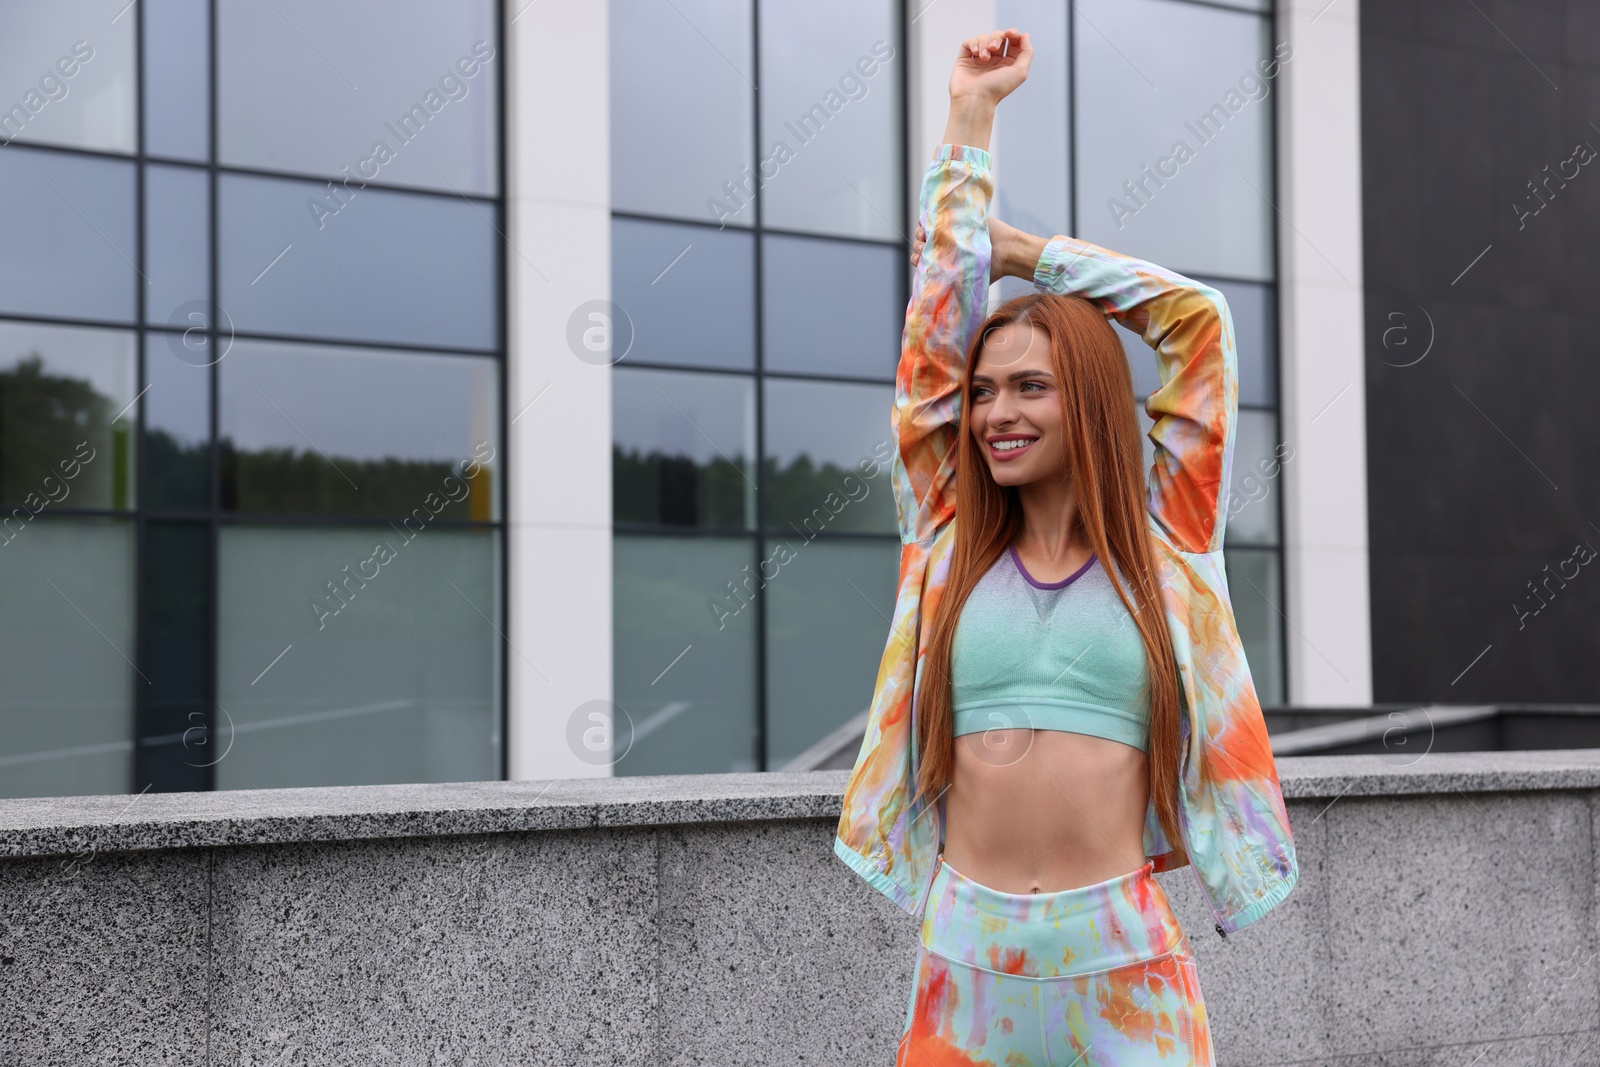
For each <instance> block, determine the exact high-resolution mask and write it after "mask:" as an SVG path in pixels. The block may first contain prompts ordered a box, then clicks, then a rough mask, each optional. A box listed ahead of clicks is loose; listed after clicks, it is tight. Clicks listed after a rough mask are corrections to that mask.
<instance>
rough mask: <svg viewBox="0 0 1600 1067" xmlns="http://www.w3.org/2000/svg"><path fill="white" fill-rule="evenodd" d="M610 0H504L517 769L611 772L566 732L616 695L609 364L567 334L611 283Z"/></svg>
mask: <svg viewBox="0 0 1600 1067" xmlns="http://www.w3.org/2000/svg"><path fill="white" fill-rule="evenodd" d="M607 8H608V5H607V4H606V3H604V2H601V0H596V2H592V3H581V4H559V3H539V2H530V0H507V13H506V22H507V27H506V38H507V40H506V52H507V78H508V84H507V92H506V111H507V121H506V140H507V143H506V146H505V151H506V153H507V170H508V178H507V183H508V188H507V190H506V202H507V214H508V219H507V226H506V236H507V238H508V240H509V242H510V245H511V247H510V248H509V249H508V250H507V265H508V272H509V277H508V294H507V299H508V300H509V301H510V309H509V310H510V315H509V319H510V337H509V338H508V345H507V348H508V355H509V361H510V362H509V366H508V368H507V379H508V382H507V402H506V408H507V411H508V416H507V417H508V419H509V420H510V425H509V426H508V427H507V433H506V440H507V448H508V451H509V453H510V454H509V456H508V469H509V472H510V482H509V485H508V490H509V492H508V497H509V500H508V514H507V527H508V534H509V538H510V544H509V549H510V560H509V563H510V573H509V575H508V576H507V578H508V601H509V613H508V614H509V617H508V620H507V627H506V634H507V637H508V639H509V641H510V643H511V645H512V647H511V648H510V649H509V650H508V651H507V653H506V655H507V658H508V664H509V692H508V693H507V707H508V709H509V715H508V720H509V729H508V736H507V746H508V751H509V761H508V762H509V771H510V777H511V778H513V779H519V778H520V779H527V778H557V777H590V776H603V775H607V774H609V773H610V767H609V766H606V765H605V764H604V763H599V764H598V765H597V764H596V762H595V761H593V760H584V759H580V758H579V757H578V755H577V753H576V752H575V751H574V750H573V748H572V747H571V745H570V744H569V742H568V731H567V723H568V719H569V718H570V717H571V715H572V713H573V712H574V710H575V709H577V708H578V707H579V706H580V705H582V704H584V703H586V702H588V701H591V700H607V701H608V700H610V698H611V647H612V646H611V370H610V367H609V365H607V364H606V362H605V360H604V359H603V358H601V359H591V360H584V359H580V358H578V356H577V355H575V354H574V352H573V349H572V346H571V344H570V343H569V324H570V323H572V322H573V317H574V314H575V313H577V314H579V316H580V319H581V320H582V323H583V325H585V326H587V325H589V324H591V320H589V319H588V318H587V316H586V315H585V314H584V313H583V310H582V309H583V308H584V306H585V305H587V304H589V303H590V302H592V301H603V300H608V299H609V298H610V296H611V210H610V197H611V193H610V185H611V181H610V168H611V152H610V140H609V138H610V114H609V108H610V85H609V75H610V65H609V63H608V56H609V54H610V53H609V48H608V36H607V32H608V26H607Z"/></svg>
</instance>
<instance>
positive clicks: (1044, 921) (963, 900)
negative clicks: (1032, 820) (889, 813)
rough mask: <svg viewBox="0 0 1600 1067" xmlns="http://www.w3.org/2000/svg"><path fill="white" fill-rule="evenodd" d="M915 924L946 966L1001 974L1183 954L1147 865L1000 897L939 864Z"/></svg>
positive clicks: (1069, 970)
mask: <svg viewBox="0 0 1600 1067" xmlns="http://www.w3.org/2000/svg"><path fill="white" fill-rule="evenodd" d="M938 863H939V869H938V871H937V872H936V873H935V874H934V877H933V884H932V885H931V886H930V887H929V891H928V905H927V908H926V910H925V911H924V912H923V916H922V943H923V944H924V945H925V946H927V948H928V949H929V950H930V951H932V952H936V953H938V954H939V955H941V956H944V957H946V958H948V959H952V960H955V961H957V962H958V963H964V964H967V965H968V966H972V967H979V968H982V969H984V970H988V971H996V972H999V973H1001V974H1015V975H1021V976H1023V977H1027V978H1062V977H1071V976H1075V975H1086V974H1096V973H1099V972H1101V971H1108V970H1111V969H1112V968H1115V967H1122V966H1125V965H1127V964H1130V963H1138V962H1140V961H1142V960H1149V959H1154V958H1156V957H1158V956H1163V955H1166V954H1167V953H1169V952H1172V951H1173V950H1174V949H1177V948H1179V947H1182V946H1186V944H1187V943H1186V941H1185V940H1184V934H1183V927H1182V926H1180V925H1179V924H1178V917H1177V916H1176V915H1174V914H1173V912H1172V906H1171V904H1169V903H1168V901H1167V895H1166V894H1165V893H1164V892H1162V890H1161V886H1160V885H1159V884H1158V883H1157V882H1156V880H1155V878H1154V877H1153V875H1152V873H1151V872H1152V871H1153V869H1154V864H1153V863H1151V862H1149V861H1146V863H1145V865H1144V866H1143V867H1140V868H1139V869H1137V870H1134V871H1129V872H1128V873H1127V874H1124V875H1119V876H1118V877H1116V878H1110V879H1107V880H1106V881H1104V882H1096V883H1094V884H1093V885H1086V886H1079V887H1078V888H1076V889H1063V890H1060V891H1059V892H1055V893H1002V892H1001V891H1000V890H998V889H991V888H989V887H988V886H986V885H983V884H982V883H980V882H975V881H973V880H972V879H971V878H968V877H967V876H966V875H964V874H962V873H961V872H959V871H957V870H956V869H955V868H954V867H952V866H950V865H949V864H948V863H946V862H945V861H944V856H943V854H941V855H940V856H939V860H938Z"/></svg>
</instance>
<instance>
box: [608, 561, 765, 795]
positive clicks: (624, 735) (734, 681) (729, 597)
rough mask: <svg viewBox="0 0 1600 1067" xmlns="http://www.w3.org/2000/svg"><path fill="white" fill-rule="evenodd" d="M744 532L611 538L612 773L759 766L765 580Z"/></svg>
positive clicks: (707, 771)
mask: <svg viewBox="0 0 1600 1067" xmlns="http://www.w3.org/2000/svg"><path fill="white" fill-rule="evenodd" d="M755 566H756V559H755V548H754V544H753V543H752V541H751V540H750V539H749V538H744V537H733V538H723V537H716V538H712V537H634V536H626V535H621V534H619V535H617V536H616V537H615V538H614V539H613V541H612V619H613V620H614V622H613V626H612V634H613V639H612V640H613V653H612V664H613V667H612V691H613V694H614V697H615V704H616V708H617V709H618V711H620V712H621V713H622V714H617V713H616V712H613V719H612V724H611V732H612V736H613V740H614V747H613V751H612V753H611V759H612V760H614V761H615V762H614V764H613V766H612V773H614V774H617V775H624V774H714V773H720V772H724V771H753V770H755V769H756V687H755V663H756V647H755V633H756V621H755V620H756V612H757V611H758V610H759V607H758V605H757V604H756V603H755V602H754V600H755V597H756V596H757V595H758V594H759V591H760V590H759V584H760V579H759V577H758V576H757V575H756V573H755Z"/></svg>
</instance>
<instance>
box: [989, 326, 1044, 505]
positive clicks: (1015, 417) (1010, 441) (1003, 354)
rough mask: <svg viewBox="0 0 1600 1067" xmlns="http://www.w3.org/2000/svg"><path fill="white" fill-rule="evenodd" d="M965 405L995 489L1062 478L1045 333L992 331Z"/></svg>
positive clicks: (1021, 328)
mask: <svg viewBox="0 0 1600 1067" xmlns="http://www.w3.org/2000/svg"><path fill="white" fill-rule="evenodd" d="M967 402H968V405H969V409H968V410H969V416H968V423H969V425H970V426H971V428H972V436H973V438H974V440H975V442H976V443H977V446H978V449H979V451H981V452H982V453H983V455H984V457H985V459H987V461H988V463H989V473H990V474H991V475H992V476H993V477H994V480H995V481H996V482H997V483H998V484H1000V485H1023V484H1026V483H1028V482H1033V481H1038V480H1039V479H1041V478H1056V479H1059V478H1061V477H1062V476H1063V475H1064V473H1065V471H1066V468H1067V443H1066V433H1065V429H1064V427H1063V425H1062V405H1061V388H1060V385H1059V384H1058V383H1057V381H1056V375H1055V360H1054V359H1053V358H1052V356H1051V353H1050V338H1049V336H1048V335H1047V334H1046V333H1045V332H1044V331H1043V330H1040V329H1039V328H1038V327H1037V326H1034V325H1033V324H1032V323H1030V322H1017V323H1012V324H1010V325H1007V326H1001V327H999V328H997V329H994V330H991V331H990V332H989V334H988V335H987V336H986V337H985V338H984V342H983V346H982V347H981V348H980V349H979V351H978V362H977V365H976V366H975V367H973V370H972V387H971V392H970V393H969V395H968V399H967Z"/></svg>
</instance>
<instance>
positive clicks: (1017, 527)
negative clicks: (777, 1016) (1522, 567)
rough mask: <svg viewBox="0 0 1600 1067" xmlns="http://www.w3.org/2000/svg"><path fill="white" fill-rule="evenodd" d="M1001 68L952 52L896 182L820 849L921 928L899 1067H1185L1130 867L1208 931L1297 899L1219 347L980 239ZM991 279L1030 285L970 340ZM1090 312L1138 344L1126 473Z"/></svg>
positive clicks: (1172, 278) (1107, 344)
mask: <svg viewBox="0 0 1600 1067" xmlns="http://www.w3.org/2000/svg"><path fill="white" fill-rule="evenodd" d="M1032 54H1033V53H1032V46H1031V42H1030V41H1029V39H1028V36H1027V35H1026V34H1021V33H1018V32H1017V31H1015V30H1006V31H1004V32H996V33H992V34H986V35H984V36H982V37H977V38H972V39H970V40H968V41H966V42H964V43H963V45H962V49H961V53H960V57H959V58H958V59H957V61H956V64H955V70H954V71H953V73H952V74H951V78H950V97H951V100H950V117H949V122H948V125H947V126H946V130H945V137H944V141H945V143H944V144H942V145H941V146H940V147H939V149H938V150H937V151H936V152H935V155H934V159H933V162H932V163H931V164H930V166H929V168H928V171H927V174H926V176H925V178H924V181H923V185H922V197H921V205H920V210H919V226H918V231H917V244H916V247H915V252H914V255H913V261H914V263H915V265H916V280H915V283H914V291H913V294H912V298H911V303H910V306H909V308H908V310H907V315H906V328H905V334H904V339H903V350H902V354H901V360H900V368H899V373H898V375H897V382H896V398H895V409H894V414H893V419H894V426H895V433H896V437H897V440H898V445H899V448H898V452H897V454H896V456H895V461H894V466H893V483H894V489H895V493H896V503H897V508H898V512H899V520H900V532H901V561H900V585H899V595H898V600H897V604H896V613H895V619H894V623H893V628H892V630H891V633H890V635H889V642H888V646H887V648H886V649H885V652H884V658H883V663H882V665H881V667H880V669H879V674H878V682H877V689H876V692H875V694H874V697H873V703H872V708H871V712H870V716H869V722H868V726H867V732H866V737H865V739H864V740H863V743H862V749H861V754H860V756H859V758H858V759H857V762H856V766H855V770H854V772H853V773H852V775H851V780H850V784H849V786H848V788H847V789H846V792H845V797H844V808H843V812H842V814H841V816H840V821H839V831H838V837H837V839H836V840H835V842H834V851H835V853H836V854H837V855H838V856H839V857H840V858H841V859H842V860H844V862H845V863H847V864H848V865H849V866H850V867H851V868H852V869H853V870H855V871H856V872H857V873H858V874H860V875H861V876H862V877H863V878H865V879H866V880H867V881H868V882H869V883H870V884H871V885H872V886H873V887H874V888H876V889H878V890H879V891H880V892H882V893H884V894H885V895H886V896H888V897H889V898H890V899H891V900H893V901H895V903H897V904H899V905H900V906H901V907H902V908H904V909H905V910H907V911H910V912H912V913H913V914H918V915H920V916H921V919H922V927H921V944H920V945H919V947H918V951H917V966H916V976H915V981H914V984H913V988H912V992H911V997H910V1002H909V1003H908V1004H907V1007H906V1012H905V1019H904V1026H903V1030H902V1035H901V1040H900V1051H899V1057H898V1063H899V1064H902V1065H914V1064H928V1065H940V1067H942V1065H947V1064H997V1065H998V1064H1008V1065H1009V1064H1024V1063H1028V1064H1047V1063H1049V1064H1061V1065H1065V1064H1085V1065H1087V1064H1117V1065H1127V1064H1140V1065H1142V1064H1158V1063H1159V1064H1164V1065H1171V1064H1210V1063H1211V1062H1212V1049H1211V1039H1210V1035H1209V1029H1208V1027H1207V1025H1206V1011H1205V1004H1204V1001H1203V998H1202V997H1201V993H1200V986H1199V980H1198V975H1197V972H1196V968H1195V961H1194V957H1193V955H1192V953H1191V951H1190V947H1189V943H1188V940H1187V938H1186V937H1185V935H1184V932H1183V930H1182V928H1181V927H1180V926H1179V924H1178V922H1177V919H1176V918H1175V917H1174V915H1173V913H1172V910H1171V908H1170V906H1169V905H1168V902H1167V899H1166V897H1165V895H1164V894H1163V893H1162V890H1161V887H1160V886H1159V885H1158V884H1157V883H1156V881H1155V880H1154V878H1153V877H1152V873H1153V872H1154V871H1166V870H1172V869H1176V868H1178V867H1182V866H1185V865H1189V866H1191V867H1192V869H1193V870H1194V872H1195V875H1196V879H1197V881H1198V883H1199V886H1200V890H1201V895H1202V896H1203V897H1204V899H1205V900H1206V902H1207V904H1208V905H1209V906H1210V907H1211V909H1212V912H1213V914H1214V915H1215V918H1216V930H1217V932H1218V933H1219V934H1221V935H1223V936H1226V935H1227V933H1229V932H1231V931H1233V930H1237V929H1239V928H1241V927H1243V926H1245V925H1247V924H1248V923H1251V922H1254V921H1255V920H1256V919H1259V918H1260V917H1261V916H1262V915H1264V914H1266V912H1267V911H1269V910H1270V909H1271V908H1273V907H1274V906H1276V905H1277V904H1278V903H1279V902H1280V901H1282V900H1283V898H1284V897H1285V896H1286V895H1287V894H1288V892H1289V890H1290V889H1292V888H1293V886H1294V884H1295V881H1296V878H1297V877H1298V867H1297V865H1296V862H1295V856H1294V844H1293V839H1292V837H1291V835H1290V831H1289V824H1288V817H1287V813H1286V811H1285V809H1284V805H1283V798H1282V794H1281V792H1280V790H1279V786H1278V778H1277V773H1276V769H1275V766H1274V764H1273V760H1272V754H1271V749H1270V747H1269V745H1268V742H1267V735H1266V728H1265V724H1264V723H1263V720H1262V715H1261V708H1260V705H1259V703H1258V701H1257V699H1256V695H1255V689H1254V686H1253V685H1252V683H1251V680H1250V673H1249V668H1248V666H1247V664H1246V662H1245V658H1244V653H1243V650H1242V648H1241V646H1240V642H1239V636H1238V632H1237V630H1236V627H1235V624H1234V619H1233V613H1232V608H1231V604H1230V602H1229V600H1228V591H1227V584H1226V579H1225V576H1224V572H1223V560H1222V551H1221V549H1222V538H1223V520H1224V512H1223V510H1222V505H1223V502H1224V501H1225V500H1226V498H1227V490H1228V476H1229V469H1230V467H1231V465H1232V459H1233V447H1234V446H1233V441H1234V426H1233V423H1234V417H1235V413H1236V411H1237V406H1238V383H1237V377H1236V375H1237V360H1236V356H1235V353H1234V342H1233V324H1232V319H1231V317H1230V315H1229V312H1228V308H1227V305H1226V303H1225V302H1224V300H1223V298H1222V296H1221V294H1220V293H1218V292H1217V291H1216V290H1214V289H1212V288H1209V287H1207V286H1204V285H1201V284H1198V283H1196V282H1193V281H1190V280H1188V279H1186V278H1183V277H1181V276H1179V275H1177V274H1174V273H1172V272H1171V271H1167V270H1164V269H1163V268H1161V267H1158V266H1156V265H1154V264H1151V263H1147V262H1144V261H1142V260H1137V259H1133V258H1131V257H1128V256H1122V255H1119V254H1117V253H1114V252H1111V251H1108V250H1106V249H1104V248H1100V247H1099V246H1096V245H1093V244H1089V243H1088V242H1085V241H1080V240H1076V239H1074V238H1070V237H1064V236H1057V237H1055V238H1053V239H1050V240H1046V239H1044V238H1041V237H1035V236H1031V235H1028V234H1024V233H1021V232H1019V231H1017V230H1014V229H1012V228H1011V227H1009V226H1006V225H1005V224H1004V223H1001V222H1000V221H999V220H997V219H993V218H990V217H988V214H987V212H988V206H989V199H990V196H991V195H992V192H993V185H994V182H993V177H992V174H991V171H990V157H989V153H988V144H989V134H990V129H991V126H992V123H993V118H994V112H995V107H996V105H997V104H998V103H999V101H1000V100H1002V99H1003V98H1004V97H1005V96H1006V95H1008V94H1009V93H1010V92H1011V91H1012V90H1014V89H1015V88H1016V87H1017V86H1018V85H1020V84H1021V83H1022V81H1023V80H1024V78H1026V76H1027V70H1028V64H1029V62H1030V60H1031V58H1032ZM924 240H926V244H924V243H923V242H924ZM1006 275H1011V276H1015V277H1020V278H1025V279H1028V280H1030V281H1032V282H1033V283H1034V285H1035V289H1036V291H1035V292H1033V293H1030V294H1027V295H1024V296H1021V297H1018V298H1016V299H1015V300H1012V301H1010V302H1008V303H1006V304H1005V305H1004V306H1002V307H1001V308H1000V309H998V310H997V311H996V312H995V313H994V314H993V315H991V316H989V318H988V319H987V320H982V321H980V318H979V309H980V308H981V307H983V306H984V303H985V300H986V293H987V288H988V284H989V283H990V281H991V280H993V279H997V278H1000V277H1003V276H1006ZM1107 316H1109V317H1111V318H1114V319H1116V320H1117V321H1118V322H1119V323H1121V324H1122V325H1123V326H1125V327H1127V328H1129V329H1131V330H1133V331H1134V332H1136V333H1138V334H1140V335H1141V336H1142V337H1143V338H1144V340H1145V341H1146V342H1147V343H1148V344H1150V345H1151V347H1152V348H1153V349H1154V351H1155V356H1156V363H1157V367H1158V369H1159V372H1160V376H1161V381H1162V385H1161V388H1160V389H1158V390H1157V391H1156V392H1155V393H1153V394H1152V395H1151V396H1150V397H1149V398H1148V399H1147V401H1146V403H1145V410H1146V412H1147V413H1148V414H1149V416H1150V417H1151V418H1152V419H1153V420H1154V425H1153V426H1152V428H1151V430H1150V433H1149V436H1150V438H1151V440H1152V441H1153V442H1154V443H1155V462H1154V464H1153V466H1152V468H1151V470H1150V472H1149V475H1148V479H1147V480H1146V478H1145V477H1144V475H1143V473H1142V470H1141V468H1142V466H1143V458H1142V449H1141V446H1140V443H1139V432H1138V424H1137V422H1136V420H1135V416H1134V412H1133V406H1132V405H1133V386H1132V381H1131V377H1130V374H1129V371H1128V367H1127V363H1126V359H1125V357H1124V355H1123V352H1122V348H1121V346H1120V345H1119V343H1118V341H1117V338H1116V335H1115V332H1114V330H1113V328H1112V326H1111V324H1110V323H1109V322H1107V321H1106V318H1107Z"/></svg>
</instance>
